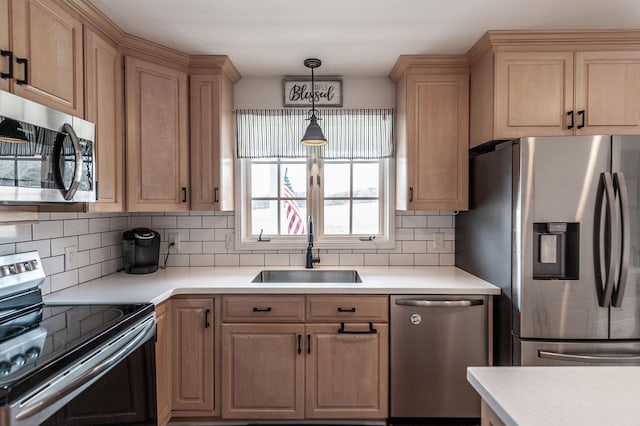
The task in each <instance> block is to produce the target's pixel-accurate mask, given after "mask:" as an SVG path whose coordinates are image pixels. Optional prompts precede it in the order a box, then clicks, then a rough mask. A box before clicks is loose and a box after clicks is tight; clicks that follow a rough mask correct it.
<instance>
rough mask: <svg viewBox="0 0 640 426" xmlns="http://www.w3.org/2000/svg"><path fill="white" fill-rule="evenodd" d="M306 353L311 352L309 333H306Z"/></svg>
mask: <svg viewBox="0 0 640 426" xmlns="http://www.w3.org/2000/svg"><path fill="white" fill-rule="evenodd" d="M307 353H308V354H310V353H311V335H310V334H307Z"/></svg>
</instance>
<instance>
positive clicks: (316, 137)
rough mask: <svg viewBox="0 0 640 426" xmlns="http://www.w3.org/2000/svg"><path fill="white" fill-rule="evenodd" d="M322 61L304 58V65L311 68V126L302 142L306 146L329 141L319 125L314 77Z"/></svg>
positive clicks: (318, 144)
mask: <svg viewBox="0 0 640 426" xmlns="http://www.w3.org/2000/svg"><path fill="white" fill-rule="evenodd" d="M321 64H322V62H320V59H316V58H309V59H305V60H304V66H305V67H307V68H311V117H309V126H308V127H307V131H306V132H304V136H303V137H302V140H301V141H300V143H301V144H302V145H306V146H322V145H325V144H326V143H327V138H325V137H324V134H323V133H322V129H321V128H320V125H318V117H316V93H315V92H316V86H315V80H314V78H313V70H314V69H315V68H318V67H319V66H320V65H321Z"/></svg>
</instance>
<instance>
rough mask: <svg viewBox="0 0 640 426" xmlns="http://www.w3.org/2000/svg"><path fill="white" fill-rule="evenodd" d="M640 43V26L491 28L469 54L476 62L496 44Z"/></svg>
mask: <svg viewBox="0 0 640 426" xmlns="http://www.w3.org/2000/svg"><path fill="white" fill-rule="evenodd" d="M594 44H596V45H598V44H599V45H612V44H613V45H618V46H619V45H636V46H635V47H636V48H638V47H640V30H639V29H598V30H538V31H520V30H490V31H487V32H486V33H484V35H483V36H482V37H480V39H479V40H478V41H477V42H476V43H475V44H474V45H473V46H472V47H471V49H469V51H468V52H467V54H466V57H467V59H468V61H469V63H470V64H473V63H474V62H475V61H476V60H477V59H478V58H480V56H482V55H483V54H484V53H485V52H486V51H487V50H488V49H491V48H494V47H498V48H500V47H516V48H517V47H518V46H523V47H524V46H526V47H528V48H531V46H542V47H545V48H549V47H550V46H555V47H566V48H567V49H575V48H576V47H578V48H579V47H580V46H585V45H594Z"/></svg>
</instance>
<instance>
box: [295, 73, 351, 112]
mask: <svg viewBox="0 0 640 426" xmlns="http://www.w3.org/2000/svg"><path fill="white" fill-rule="evenodd" d="M314 80H315V81H314V84H315V86H316V87H315V90H311V77H285V78H283V79H282V104H283V105H284V106H286V107H311V96H315V103H316V106H317V107H341V106H342V79H341V78H335V77H315V78H314Z"/></svg>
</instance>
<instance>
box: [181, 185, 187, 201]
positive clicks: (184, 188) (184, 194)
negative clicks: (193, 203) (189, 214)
mask: <svg viewBox="0 0 640 426" xmlns="http://www.w3.org/2000/svg"><path fill="white" fill-rule="evenodd" d="M182 202H183V203H186V202H187V188H186V187H184V186H183V187H182Z"/></svg>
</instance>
